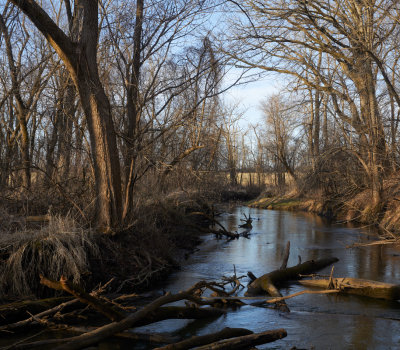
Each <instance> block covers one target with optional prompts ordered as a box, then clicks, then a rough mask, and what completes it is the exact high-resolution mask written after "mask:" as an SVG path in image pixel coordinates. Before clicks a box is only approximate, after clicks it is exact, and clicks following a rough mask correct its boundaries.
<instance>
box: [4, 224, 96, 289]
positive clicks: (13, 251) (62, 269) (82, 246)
mask: <svg viewBox="0 0 400 350" xmlns="http://www.w3.org/2000/svg"><path fill="white" fill-rule="evenodd" d="M0 254H1V255H0V256H1V257H2V258H3V259H1V260H3V261H2V264H1V266H0V295H3V296H5V295H12V296H26V295H31V294H37V292H38V289H40V285H39V275H40V274H43V275H45V276H46V277H49V278H53V279H59V278H60V276H61V275H64V276H66V277H67V278H68V279H70V280H72V281H73V282H74V283H80V282H82V276H84V275H85V274H87V273H88V268H89V257H90V256H98V255H99V248H98V246H97V244H96V243H95V239H94V236H93V234H92V233H91V232H90V230H84V229H83V228H82V227H79V225H77V223H76V222H75V221H74V220H73V219H72V218H71V217H60V216H51V218H50V221H49V223H48V226H46V227H43V228H42V229H40V230H36V231H27V230H25V231H18V232H15V233H13V234H3V235H2V236H0Z"/></svg>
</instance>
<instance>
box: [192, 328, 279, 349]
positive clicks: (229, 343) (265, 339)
mask: <svg viewBox="0 0 400 350" xmlns="http://www.w3.org/2000/svg"><path fill="white" fill-rule="evenodd" d="M286 336H287V333H286V331H285V330H284V329H276V330H272V331H267V332H262V333H256V334H250V335H244V336H242V337H237V338H232V339H227V340H221V341H218V342H215V343H212V344H208V345H205V346H199V347H197V348H196V350H223V349H229V350H235V349H250V348H252V347H254V346H256V345H261V344H266V343H271V342H273V341H276V340H278V339H282V338H284V337H286Z"/></svg>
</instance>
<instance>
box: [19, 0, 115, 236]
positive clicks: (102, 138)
mask: <svg viewBox="0 0 400 350" xmlns="http://www.w3.org/2000/svg"><path fill="white" fill-rule="evenodd" d="M12 3H13V4H14V5H16V6H17V7H19V8H20V9H21V10H22V11H23V12H24V13H25V14H26V15H27V16H28V17H29V19H30V20H31V21H32V22H33V24H34V25H35V26H36V27H37V28H38V29H39V30H40V31H41V32H42V34H43V35H44V36H45V37H46V39H47V40H48V41H49V43H50V45H52V46H53V48H54V49H55V51H56V52H57V53H58V55H59V56H60V58H61V59H62V60H63V62H64V63H65V66H66V68H67V70H68V72H69V74H70V75H71V78H72V80H73V82H74V84H75V86H76V88H77V91H78V93H79V96H80V98H81V103H82V107H83V110H84V113H85V116H86V119H87V123H88V128H89V134H90V146H91V151H92V157H93V163H94V175H95V182H96V221H97V222H96V225H97V227H98V228H99V229H100V230H101V231H103V232H111V231H112V230H113V229H114V228H117V227H118V226H119V225H120V220H121V201H122V198H121V174H120V173H121V171H120V163H119V153H118V149H117V142H116V135H115V130H114V123H113V120H112V116H111V108H110V102H109V99H108V97H107V95H106V94H105V91H104V88H103V85H102V83H101V81H100V77H99V73H98V65H97V43H98V36H99V30H98V6H99V5H98V2H97V1H88V0H87V1H84V2H83V3H82V4H81V5H82V6H83V20H82V27H81V32H80V37H79V40H78V41H77V42H75V41H72V40H71V39H70V38H68V37H67V36H66V35H65V33H64V32H63V31H62V30H61V29H60V28H59V27H58V26H57V25H56V24H55V23H54V21H53V20H52V19H51V18H50V17H49V16H48V14H47V13H46V12H45V11H44V10H43V9H42V8H41V7H40V6H39V5H38V4H37V3H36V2H33V1H29V0H12Z"/></svg>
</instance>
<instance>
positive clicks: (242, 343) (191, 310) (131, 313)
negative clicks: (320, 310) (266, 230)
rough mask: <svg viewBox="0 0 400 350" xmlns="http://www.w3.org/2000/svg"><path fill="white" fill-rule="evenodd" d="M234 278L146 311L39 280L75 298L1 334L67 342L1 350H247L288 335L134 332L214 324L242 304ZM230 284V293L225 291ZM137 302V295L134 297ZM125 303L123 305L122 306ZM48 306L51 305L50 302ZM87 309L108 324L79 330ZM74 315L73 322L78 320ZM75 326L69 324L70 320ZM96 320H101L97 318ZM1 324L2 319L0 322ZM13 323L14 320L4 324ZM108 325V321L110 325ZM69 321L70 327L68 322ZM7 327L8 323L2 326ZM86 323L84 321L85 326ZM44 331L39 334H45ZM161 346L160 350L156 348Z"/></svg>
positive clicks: (169, 297)
mask: <svg viewBox="0 0 400 350" xmlns="http://www.w3.org/2000/svg"><path fill="white" fill-rule="evenodd" d="M243 277H245V276H242V277H239V278H238V277H236V275H234V276H232V277H230V278H225V279H223V281H222V282H220V283H216V282H204V281H202V282H198V283H196V284H195V285H194V286H192V287H191V288H189V289H187V290H185V291H182V292H179V293H177V294H170V293H166V294H165V295H163V296H160V297H158V298H157V299H155V300H153V301H152V302H150V303H148V304H147V305H145V306H143V307H140V308H139V307H132V306H130V307H127V306H126V301H127V300H132V298H133V300H134V299H135V296H119V297H118V298H113V299H111V298H106V297H104V296H103V295H102V291H103V290H104V288H102V289H101V290H97V291H94V292H92V293H86V292H85V291H84V290H82V289H80V288H79V287H78V286H76V285H74V284H72V283H71V282H70V281H68V280H67V279H66V278H64V277H61V279H60V280H59V281H53V280H50V279H48V278H45V277H43V276H41V283H42V284H44V285H46V286H48V287H49V288H53V289H56V290H63V291H65V292H67V293H69V294H70V295H72V297H73V298H71V299H70V300H65V299H64V300H62V302H60V303H59V304H57V305H55V306H53V307H50V308H47V309H44V310H43V311H41V312H37V313H36V314H35V315H30V316H29V317H28V318H25V319H22V320H18V321H16V322H13V323H8V324H5V325H3V326H0V334H2V337H3V336H6V335H9V334H14V335H15V334H16V333H18V332H21V333H25V332H26V330H27V329H28V327H33V326H41V327H42V328H43V329H47V330H53V331H54V330H55V331H60V330H62V331H63V334H69V335H70V336H68V337H66V338H59V337H57V338H56V337H54V338H50V339H45V340H34V339H33V337H29V338H28V339H25V340H22V341H18V342H17V343H13V344H10V345H9V346H6V347H3V348H1V349H3V350H5V349H8V350H11V349H36V348H49V349H57V350H71V349H83V348H87V347H89V346H92V345H95V344H98V343H101V342H102V341H104V340H106V339H108V338H110V337H113V338H115V337H116V338H124V339H130V340H131V341H132V346H133V345H134V343H135V342H137V341H141V342H143V341H146V342H147V343H149V344H150V345H151V347H152V348H157V349H190V348H193V347H196V348H197V349H228V348H229V349H244V348H254V346H256V345H259V344H265V343H268V342H272V341H275V340H278V339H281V338H283V337H285V336H286V331H285V330H284V329H276V330H268V331H265V332H261V333H257V334H254V333H253V332H252V331H251V330H248V329H244V328H225V329H223V330H220V331H218V332H215V333H212V334H207V335H203V336H196V337H192V338H189V339H179V340H177V339H172V338H171V337H166V336H163V335H159V334H141V333H136V332H134V330H133V329H134V328H136V327H139V326H143V325H147V324H151V323H154V322H158V321H161V320H165V319H177V318H184V319H207V318H208V319H210V320H214V319H215V318H217V317H220V316H222V315H224V314H225V313H226V306H234V305H238V304H240V300H239V299H237V298H236V297H234V295H235V294H236V293H237V292H238V291H239V290H240V289H242V288H244V287H243V286H242V284H241V283H240V278H243ZM227 285H231V286H232V289H231V290H230V291H227V290H226V286H227ZM206 289H209V290H211V291H212V292H213V294H212V296H211V297H209V298H203V297H202V294H203V293H204V291H205V290H206ZM136 298H137V296H136ZM123 301H124V302H125V304H124V302H123ZM176 301H185V303H186V306H165V305H167V304H170V303H173V302H176ZM46 305H49V303H46ZM87 306H90V308H91V309H92V310H96V311H97V312H98V313H99V314H100V315H102V316H103V319H104V320H105V322H104V324H103V325H100V326H98V327H89V326H87V325H85V327H82V326H78V325H76V321H77V317H76V316H77V315H81V316H82V315H83V314H85V313H86V312H87ZM222 306H225V308H223V307H222ZM12 309H13V305H8V306H3V307H0V316H1V315H4V314H5V313H6V312H7V310H8V312H9V313H10V310H12ZM74 316H75V317H74ZM71 319H72V320H73V321H72V324H71V322H68V321H70V320H71ZM96 319H97V321H98V320H99V319H101V317H99V315H97V316H96ZM0 320H1V317H0ZM4 320H11V318H7V319H3V320H2V321H4ZM107 320H108V321H107ZM67 322H68V323H67ZM3 323H4V322H3ZM87 323H88V321H87V320H86V321H85V324H87ZM42 332H43V330H41V331H40V332H39V333H38V335H39V334H42ZM157 346H158V347H157Z"/></svg>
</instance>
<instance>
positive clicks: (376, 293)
mask: <svg viewBox="0 0 400 350" xmlns="http://www.w3.org/2000/svg"><path fill="white" fill-rule="evenodd" d="M299 282H300V283H301V284H302V285H304V286H307V287H317V288H324V289H327V288H328V286H329V279H313V280H302V281H299ZM332 283H333V288H334V289H336V290H338V291H340V292H343V293H347V294H356V295H362V296H366V297H369V298H376V299H386V300H399V299H400V285H398V284H391V283H384V282H377V281H371V280H365V279H360V278H350V277H343V278H332Z"/></svg>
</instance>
